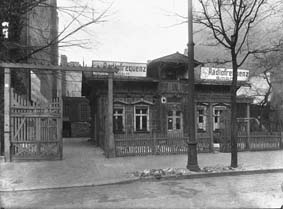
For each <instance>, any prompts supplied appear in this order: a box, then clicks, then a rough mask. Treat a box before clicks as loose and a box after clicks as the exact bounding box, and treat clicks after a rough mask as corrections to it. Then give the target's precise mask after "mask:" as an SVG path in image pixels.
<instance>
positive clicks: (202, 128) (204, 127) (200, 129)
mask: <svg viewBox="0 0 283 209" xmlns="http://www.w3.org/2000/svg"><path fill="white" fill-rule="evenodd" d="M200 110H202V111H203V113H201V114H200ZM200 117H202V120H203V122H200ZM201 124H202V125H201ZM197 130H198V132H206V131H207V106H205V105H197Z"/></svg>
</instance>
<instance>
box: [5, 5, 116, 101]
mask: <svg viewBox="0 0 283 209" xmlns="http://www.w3.org/2000/svg"><path fill="white" fill-rule="evenodd" d="M62 1H64V2H65V4H62V5H59V6H58V5H57V1H56V0H3V1H2V2H1V5H0V34H1V35H0V60H2V61H3V60H4V61H9V62H31V63H41V64H53V65H58V48H62V47H74V46H76V47H85V46H86V45H90V44H89V42H88V40H86V39H82V38H77V35H78V34H79V33H82V32H84V33H89V32H90V31H91V30H90V26H91V25H94V24H98V23H101V22H103V21H105V18H106V17H107V15H108V12H109V10H110V7H111V4H109V3H107V2H106V3H105V4H103V5H102V6H103V7H102V6H101V7H100V8H98V9H94V8H93V6H92V4H91V3H89V4H88V3H87V2H88V1H77V0H60V3H62ZM97 5H98V4H96V6H97ZM58 14H59V15H60V18H62V19H64V22H63V21H62V22H61V24H60V25H62V27H61V28H60V29H61V30H58ZM3 26H4V27H5V26H6V28H3ZM7 26H8V28H7ZM3 32H5V34H4V33H3ZM90 36H91V35H90ZM36 74H37V75H38V76H39V77H40V78H41V80H42V82H45V83H46V85H48V86H49V89H50V91H49V92H52V93H50V94H49V93H48V97H52V96H55V94H56V79H54V78H55V77H56V76H57V75H56V74H54V75H51V73H50V72H47V71H46V72H45V71H44V72H43V71H40V72H39V71H37V72H36ZM11 82H12V86H13V88H14V89H15V90H16V92H17V93H19V94H21V95H25V96H27V98H28V97H30V92H29V89H30V87H29V85H30V84H29V83H30V73H29V72H27V71H26V70H19V69H18V70H17V71H16V70H12V71H11ZM52 82H53V83H52ZM46 92H47V91H46ZM46 94H47V93H46Z"/></svg>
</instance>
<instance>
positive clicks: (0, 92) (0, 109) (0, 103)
mask: <svg viewBox="0 0 283 209" xmlns="http://www.w3.org/2000/svg"><path fill="white" fill-rule="evenodd" d="M0 124H1V125H0V155H3V152H4V70H3V69H1V70H0Z"/></svg>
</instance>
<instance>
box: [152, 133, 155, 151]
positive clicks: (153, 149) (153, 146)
mask: <svg viewBox="0 0 283 209" xmlns="http://www.w3.org/2000/svg"><path fill="white" fill-rule="evenodd" d="M152 138H153V141H152V154H154V155H155V154H156V149H155V145H156V133H155V132H154V131H153V132H152Z"/></svg>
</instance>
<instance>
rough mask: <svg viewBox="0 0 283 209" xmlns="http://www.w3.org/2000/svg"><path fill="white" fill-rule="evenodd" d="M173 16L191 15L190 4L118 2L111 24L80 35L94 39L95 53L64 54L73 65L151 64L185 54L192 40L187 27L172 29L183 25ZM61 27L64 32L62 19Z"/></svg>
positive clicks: (162, 0)
mask: <svg viewBox="0 0 283 209" xmlns="http://www.w3.org/2000/svg"><path fill="white" fill-rule="evenodd" d="M60 1H61V2H60ZM62 2H63V1H62V0H59V1H58V4H59V5H60V3H62ZM81 2H82V1H81ZM89 2H91V3H94V2H97V1H96V0H95V1H89ZM103 2H105V0H104V1H103ZM107 5H108V4H107V3H105V4H104V8H105V6H107ZM95 6H96V5H95ZM100 6H101V5H100ZM96 7H99V6H96ZM101 8H103V6H102V7H101ZM101 10H103V9H101ZM172 12H178V13H180V14H183V15H187V0H115V1H114V4H113V6H112V8H111V11H110V16H108V17H107V22H105V23H101V24H99V25H92V26H91V33H89V34H86V33H84V34H82V33H80V34H77V35H76V38H80V37H82V38H88V39H90V40H91V42H90V44H89V47H90V48H91V49H81V48H64V49H61V50H60V54H66V55H67V56H68V60H69V61H79V62H81V63H82V61H83V60H84V61H85V63H86V64H88V65H90V63H91V60H113V61H128V62H131V61H132V62H147V60H151V59H155V58H158V57H161V56H165V55H168V54H171V53H175V52H176V51H179V52H181V53H182V52H183V51H184V49H185V47H186V44H187V40H188V37H187V36H188V35H187V25H186V24H182V25H177V26H172V25H173V24H176V23H178V22H179V21H180V19H178V18H176V17H175V16H169V15H168V14H169V13H172ZM59 24H60V27H61V28H62V26H63V25H64V20H63V18H61V19H60V16H59Z"/></svg>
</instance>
